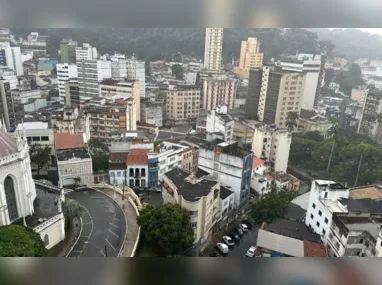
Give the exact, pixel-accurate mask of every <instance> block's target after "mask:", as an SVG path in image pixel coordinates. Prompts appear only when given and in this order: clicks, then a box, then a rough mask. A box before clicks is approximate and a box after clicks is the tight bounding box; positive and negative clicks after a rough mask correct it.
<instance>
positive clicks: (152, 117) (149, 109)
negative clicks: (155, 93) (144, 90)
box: [140, 98, 163, 127]
mask: <svg viewBox="0 0 382 285" xmlns="http://www.w3.org/2000/svg"><path fill="white" fill-rule="evenodd" d="M140 116H141V122H143V123H148V124H152V125H156V126H158V127H162V126H163V103H161V102H157V101H152V100H150V99H148V98H144V99H142V100H141V114H140Z"/></svg>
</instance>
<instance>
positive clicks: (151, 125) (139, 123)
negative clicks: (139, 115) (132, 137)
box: [137, 122, 156, 128]
mask: <svg viewBox="0 0 382 285" xmlns="http://www.w3.org/2000/svg"><path fill="white" fill-rule="evenodd" d="M137 126H142V127H153V128H155V127H156V126H155V125H153V124H149V123H145V122H137Z"/></svg>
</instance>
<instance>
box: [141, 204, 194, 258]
mask: <svg viewBox="0 0 382 285" xmlns="http://www.w3.org/2000/svg"><path fill="white" fill-rule="evenodd" d="M138 224H139V226H140V227H141V231H142V234H143V235H144V238H145V240H146V241H147V242H148V243H150V244H151V245H153V246H156V247H158V248H159V249H160V250H162V251H163V252H165V253H166V254H168V255H169V254H181V253H182V252H183V251H184V250H186V249H187V248H189V247H190V246H191V245H192V241H193V240H194V231H193V229H192V228H191V226H190V213H189V212H188V211H187V210H186V209H183V208H181V207H180V206H179V205H173V204H162V205H160V206H158V207H154V206H152V205H150V204H149V205H147V206H146V208H145V209H144V210H143V211H142V212H141V215H140V216H139V217H138Z"/></svg>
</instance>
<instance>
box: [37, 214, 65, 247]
mask: <svg viewBox="0 0 382 285" xmlns="http://www.w3.org/2000/svg"><path fill="white" fill-rule="evenodd" d="M33 230H34V231H35V232H37V233H38V234H39V235H40V237H41V239H42V240H43V241H44V242H46V241H48V242H47V243H45V247H46V248H47V249H51V248H52V247H54V246H55V245H56V244H58V243H60V242H61V241H63V240H65V219H64V215H63V214H62V213H61V214H58V215H57V216H55V217H52V218H51V219H49V220H47V221H45V222H44V223H42V224H40V225H38V226H37V227H35V228H34V229H33Z"/></svg>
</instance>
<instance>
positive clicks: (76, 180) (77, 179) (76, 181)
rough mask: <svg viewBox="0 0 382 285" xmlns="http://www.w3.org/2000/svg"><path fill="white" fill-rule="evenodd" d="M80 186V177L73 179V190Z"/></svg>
mask: <svg viewBox="0 0 382 285" xmlns="http://www.w3.org/2000/svg"><path fill="white" fill-rule="evenodd" d="M80 185H81V177H76V178H74V188H76V187H78V186H80Z"/></svg>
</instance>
